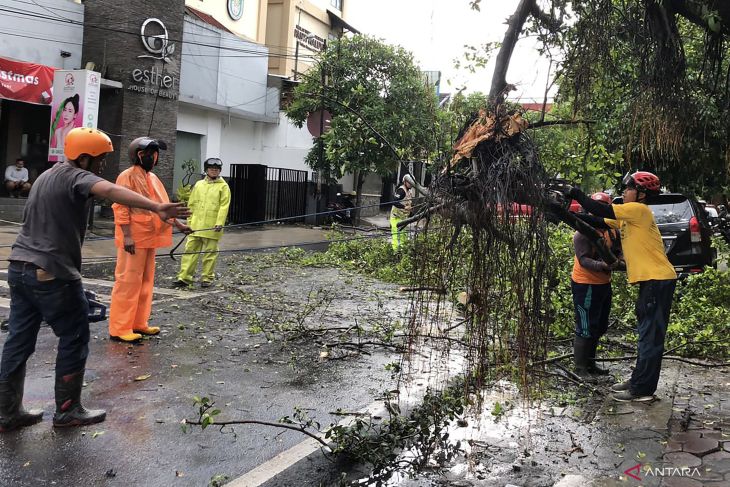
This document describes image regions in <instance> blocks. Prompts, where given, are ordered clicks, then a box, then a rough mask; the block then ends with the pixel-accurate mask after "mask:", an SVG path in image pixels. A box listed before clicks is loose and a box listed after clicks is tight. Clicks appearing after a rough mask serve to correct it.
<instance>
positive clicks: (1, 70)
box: [0, 57, 56, 105]
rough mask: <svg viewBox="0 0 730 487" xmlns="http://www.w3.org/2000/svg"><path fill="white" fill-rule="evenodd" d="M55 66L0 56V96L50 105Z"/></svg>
mask: <svg viewBox="0 0 730 487" xmlns="http://www.w3.org/2000/svg"><path fill="white" fill-rule="evenodd" d="M55 71H56V68H52V67H51V66H44V65H42V64H35V63H26V62H23V61H17V60H15V59H10V58H6V57H0V98H7V99H8V100H16V101H23V102H26V103H35V104H37V105H50V103H51V99H52V98H53V73H54V72H55Z"/></svg>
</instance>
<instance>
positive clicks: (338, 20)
mask: <svg viewBox="0 0 730 487" xmlns="http://www.w3.org/2000/svg"><path fill="white" fill-rule="evenodd" d="M327 15H328V16H329V18H330V22H331V23H332V27H340V28H342V30H349V31H350V32H352V33H353V34H359V33H360V31H359V30H357V29H356V28H354V27H353V26H352V25H350V24H348V23H347V22H345V19H343V18H342V17H340V16H339V15H337V13H336V12H334V11H332V10H330V9H327Z"/></svg>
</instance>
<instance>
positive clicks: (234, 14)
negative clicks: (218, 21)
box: [228, 0, 243, 20]
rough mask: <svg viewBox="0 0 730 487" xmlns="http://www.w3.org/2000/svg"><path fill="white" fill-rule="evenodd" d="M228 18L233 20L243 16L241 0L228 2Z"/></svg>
mask: <svg viewBox="0 0 730 487" xmlns="http://www.w3.org/2000/svg"><path fill="white" fill-rule="evenodd" d="M228 16H229V17H230V18H232V19H233V20H239V19H240V18H241V17H242V16H243V0H228Z"/></svg>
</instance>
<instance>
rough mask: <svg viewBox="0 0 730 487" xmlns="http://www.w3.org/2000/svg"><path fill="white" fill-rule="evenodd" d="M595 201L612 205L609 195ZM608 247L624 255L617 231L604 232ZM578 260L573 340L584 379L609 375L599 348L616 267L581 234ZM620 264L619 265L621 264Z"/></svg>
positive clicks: (577, 236) (577, 244) (600, 195)
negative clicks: (598, 361) (598, 356)
mask: <svg viewBox="0 0 730 487" xmlns="http://www.w3.org/2000/svg"><path fill="white" fill-rule="evenodd" d="M591 199H592V200H594V201H600V202H601V203H605V204H606V205H610V204H611V197H610V196H609V195H608V194H606V193H595V194H593V195H591ZM601 232H602V233H603V238H604V240H605V242H606V246H607V247H608V248H610V249H611V251H612V252H613V253H614V254H617V253H618V252H620V250H621V247H620V240H619V236H618V231H617V230H601ZM573 247H574V248H575V257H574V259H573V272H572V273H571V276H570V287H571V291H572V293H573V305H574V307H575V338H574V340H573V359H574V361H575V373H576V374H577V375H579V376H580V377H581V378H583V379H589V380H590V379H592V378H593V376H601V375H608V373H609V371H608V370H607V369H602V368H600V367H599V366H598V365H597V364H596V349H597V348H598V342H599V341H600V339H601V337H602V336H603V335H605V333H606V331H607V330H608V317H609V313H610V312H611V297H612V290H611V271H612V270H614V269H615V268H616V267H615V266H614V267H612V266H610V265H608V264H607V263H606V262H604V261H603V260H601V258H600V257H599V256H598V252H597V251H596V249H595V248H593V246H592V245H591V242H590V240H589V239H588V237H586V236H585V235H583V234H581V233H580V232H576V233H575V235H574V236H573ZM617 265H618V264H617Z"/></svg>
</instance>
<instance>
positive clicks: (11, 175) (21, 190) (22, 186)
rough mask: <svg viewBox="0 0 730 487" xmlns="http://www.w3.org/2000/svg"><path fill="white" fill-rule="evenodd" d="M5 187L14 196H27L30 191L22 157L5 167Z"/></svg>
mask: <svg viewBox="0 0 730 487" xmlns="http://www.w3.org/2000/svg"><path fill="white" fill-rule="evenodd" d="M5 188H7V190H8V193H10V195H11V196H13V197H14V198H17V197H18V196H19V195H21V194H22V195H23V196H27V195H28V192H30V183H29V182H28V170H27V169H26V168H25V161H24V160H23V159H22V158H20V157H19V158H18V159H16V160H15V164H14V165H12V166H8V167H7V168H6V169H5Z"/></svg>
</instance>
